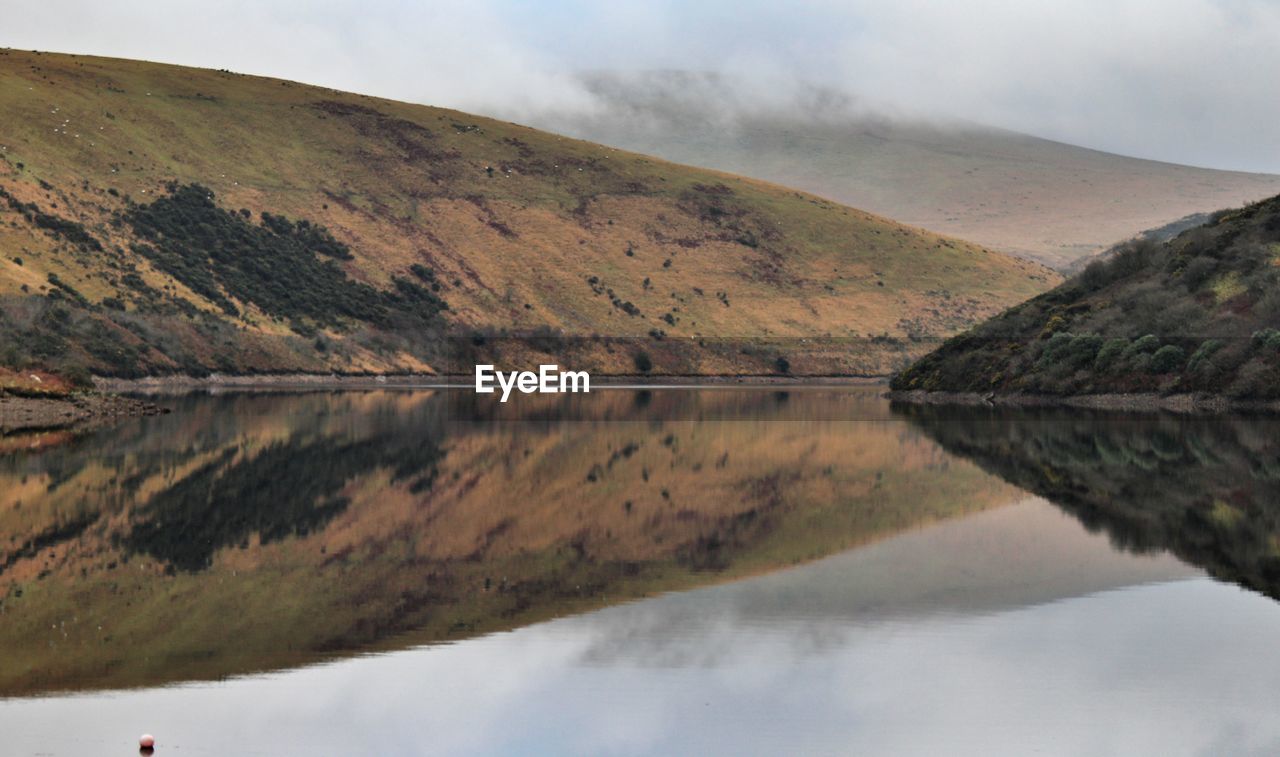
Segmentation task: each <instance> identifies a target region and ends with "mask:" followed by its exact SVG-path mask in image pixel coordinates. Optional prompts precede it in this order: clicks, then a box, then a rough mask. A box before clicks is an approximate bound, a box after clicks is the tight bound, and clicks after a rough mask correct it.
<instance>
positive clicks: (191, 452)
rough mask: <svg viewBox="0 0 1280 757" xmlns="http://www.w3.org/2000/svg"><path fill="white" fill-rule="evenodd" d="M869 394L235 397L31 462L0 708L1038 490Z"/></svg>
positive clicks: (216, 674) (871, 529)
mask: <svg viewBox="0 0 1280 757" xmlns="http://www.w3.org/2000/svg"><path fill="white" fill-rule="evenodd" d="M872 399H873V401H871V402H866V403H863V404H864V405H865V407H863V406H862V405H859V406H857V407H856V408H855V407H850V406H849V402H850V401H856V398H851V399H846V401H844V402H842V403H841V404H842V406H844V407H845V408H846V412H849V413H851V414H854V415H855V416H856V417H857V418H859V419H860V420H859V422H856V423H850V422H847V421H840V420H833V421H812V420H807V421H802V420H800V419H804V418H813V417H814V416H815V415H816V414H818V413H830V412H831V401H832V398H831V396H830V395H829V394H821V395H806V394H805V393H803V392H800V393H793V394H792V395H791V396H790V397H789V398H786V399H783V398H781V397H779V396H778V395H776V394H775V393H772V392H753V393H750V394H747V393H742V392H731V391H709V392H702V393H691V392H680V393H673V392H658V393H655V394H653V395H649V394H647V393H640V394H637V393H628V392H621V391H618V392H600V393H594V394H591V395H587V396H582V397H580V398H572V399H571V400H563V399H561V398H551V397H545V396H534V397H523V398H521V400H520V401H519V402H513V403H510V404H508V405H497V404H496V403H493V402H491V401H485V402H480V401H479V400H478V399H477V398H476V397H475V396H474V395H471V394H468V393H461V394H458V393H455V394H434V395H432V394H426V393H403V392H402V393H387V392H358V393H343V394H339V395H336V396H334V395H329V394H323V393H313V394H305V395H296V396H288V397H282V396H279V395H275V396H261V395H258V396H253V395H237V396H228V397H223V398H220V399H210V398H203V400H202V401H188V402H187V403H186V404H185V405H184V406H183V407H182V408H180V409H181V410H182V412H177V413H173V414H171V415H168V416H164V417H162V418H152V419H146V420H137V421H130V422H127V423H124V424H121V425H120V426H118V427H116V428H113V429H111V430H110V431H104V432H99V433H98V434H96V435H89V436H86V437H83V438H81V439H79V440H72V441H65V440H64V443H63V444H62V445H61V446H54V444H53V442H54V441H55V440H48V441H49V444H48V445H45V446H43V447H40V448H36V447H35V445H23V447H22V448H21V449H16V450H13V451H11V452H9V453H7V454H3V455H0V645H2V646H3V648H4V649H5V654H4V655H0V695H5V696H8V695H29V694H33V693H37V692H41V691H48V690H51V689H68V688H98V687H122V686H134V685H144V684H146V685H154V684H158V683H163V682H170V681H181V680H190V679H196V678H221V677H224V676H227V675H232V674H236V673H246V672H251V671H258V670H265V669H273V668H278V667H285V666H292V665H297V664H301V663H305V662H311V661H316V660H320V659H324V658H326V657H331V656H333V655H336V654H349V653H352V652H355V651H358V650H369V649H375V648H398V647H404V646H408V645H411V644H415V643H426V642H434V641H443V640H451V639H459V638H465V637H468V636H473V635H477V634H481V633H486V632H491V631H495V630H502V629H509V628H514V627H518V626H521V625H525V624H528V623H531V622H535V621H538V620H542V619H545V618H548V617H553V616H556V615H562V614H567V613H571V612H577V611H582V610H585V609H591V608H596V607H601V606H605V605H609V604H615V603H619V602H625V601H628V600H631V599H634V598H637V597H641V596H645V595H647V594H652V593H654V592H660V591H672V590H679V589H685V588H691V587H694V586H698V585H705V584H708V583H713V582H717V581H724V580H728V579H731V578H735V577H742V576H746V575H751V574H756V573H760V572H764V571H767V570H773V569H777V568H781V567H786V566H789V565H793V564H796V563H798V562H802V561H806V560H812V559H816V558H819V557H822V556H825V555H828V554H832V553H834V552H837V551H840V550H843V549H847V548H850V547H852V546H855V545H858V544H864V543H867V542H870V541H874V540H877V539H881V538H885V537H888V536H891V535H893V534H895V533H899V532H902V531H905V530H908V529H911V528H916V527H920V526H922V525H925V524H928V523H931V522H935V521H938V520H942V519H946V518H951V517H958V516H961V515H964V514H967V513H972V512H976V511H979V510H983V509H987V508H992V507H997V506H1000V505H1003V504H1006V503H1010V502H1014V501H1016V500H1017V499H1018V498H1019V497H1020V496H1021V494H1020V493H1019V492H1018V491H1017V490H1016V489H1014V488H1013V487H1010V486H1007V485H1005V484H1004V483H1003V482H1001V481H999V480H998V479H995V478H993V477H991V476H988V475H986V474H983V473H982V472H980V471H979V470H977V469H976V468H975V467H974V466H972V465H970V464H968V463H964V462H956V461H951V460H950V459H949V458H948V457H947V456H946V455H944V454H942V453H941V452H940V451H939V450H938V448H937V446H936V445H934V444H933V443H932V442H930V441H928V440H927V439H926V438H925V437H924V435H923V434H921V433H919V432H917V431H915V430H913V429H910V428H905V427H904V426H903V425H902V424H901V423H900V422H898V421H893V420H889V419H888V418H887V413H886V412H885V408H884V407H883V406H882V405H881V404H878V403H877V402H875V401H874V398H872ZM472 403H474V404H472ZM494 417H497V418H500V419H501V422H492V421H491V419H492V418H494ZM566 418H572V419H573V421H572V422H565V419H566ZM673 419H675V420H673ZM685 419H699V420H697V421H696V422H689V421H688V420H685ZM28 446H30V447H31V448H30V449H28Z"/></svg>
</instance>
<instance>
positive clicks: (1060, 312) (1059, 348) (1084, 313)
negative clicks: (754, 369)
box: [893, 197, 1280, 399]
mask: <svg viewBox="0 0 1280 757" xmlns="http://www.w3.org/2000/svg"><path fill="white" fill-rule="evenodd" d="M893 386H894V388H895V389H899V390H916V389H923V390H942V391H964V392H974V391H976V392H984V393H985V392H1000V393H1010V392H1026V393H1034V394H1053V395H1078V394H1105V393H1113V392H1120V393H1150V392H1157V393H1161V394H1173V393H1209V394H1216V395H1225V396H1228V397H1233V398H1241V399H1275V398H1277V397H1280V197H1275V198H1272V199H1270V200H1265V201H1263V202H1260V203H1255V204H1253V205H1250V206H1248V207H1245V208H1243V209H1240V210H1232V211H1222V212H1220V213H1215V214H1214V215H1213V216H1211V217H1210V220H1209V222H1208V223H1206V224H1204V225H1202V226H1199V227H1196V228H1193V229H1190V230H1188V231H1184V232H1183V233H1181V234H1179V235H1178V236H1177V237H1175V238H1174V239H1172V240H1170V241H1168V242H1165V243H1163V244H1156V243H1153V242H1150V241H1145V242H1136V243H1133V244H1130V245H1128V246H1127V247H1126V248H1124V249H1122V250H1120V251H1119V252H1117V253H1116V254H1115V255H1114V256H1113V257H1111V258H1109V259H1107V260H1102V261H1098V262H1095V263H1092V264H1090V265H1089V266H1088V267H1087V268H1086V269H1085V270H1084V271H1083V272H1082V273H1081V274H1080V275H1079V276H1077V277H1075V278H1073V279H1071V280H1069V281H1067V282H1066V283H1064V284H1062V285H1061V286H1059V287H1057V288H1055V289H1054V290H1052V291H1050V292H1047V293H1045V294H1043V295H1040V296H1039V297H1036V298H1035V299H1032V300H1030V301H1029V302H1026V303H1023V304H1021V305H1018V306H1016V307H1014V308H1012V309H1010V310H1009V311H1008V312H1006V313H1004V314H1002V315H1000V316H999V317H997V318H994V319H992V320H991V321H988V322H987V323H984V324H982V325H981V326H979V327H977V328H975V329H972V330H970V331H969V332H966V333H965V334H962V335H960V336H958V337H954V338H952V339H950V340H948V341H947V342H946V343H944V344H943V345H942V347H940V348H939V349H938V350H937V351H935V352H933V353H931V354H929V355H928V356H926V357H925V358H923V359H921V360H920V361H919V362H917V363H916V364H914V365H913V366H911V367H910V368H908V369H907V370H906V371H904V372H902V373H901V374H899V375H898V376H897V377H895V378H894V380H893Z"/></svg>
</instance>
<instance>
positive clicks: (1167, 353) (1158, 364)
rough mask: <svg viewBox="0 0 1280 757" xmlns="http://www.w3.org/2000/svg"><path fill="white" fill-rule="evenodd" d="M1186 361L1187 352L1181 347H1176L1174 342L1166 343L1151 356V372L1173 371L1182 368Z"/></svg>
mask: <svg viewBox="0 0 1280 757" xmlns="http://www.w3.org/2000/svg"><path fill="white" fill-rule="evenodd" d="M1185 361H1186V353H1185V352H1183V351H1182V348H1181V347H1175V346H1174V345H1172V344H1166V345H1165V346H1163V347H1161V348H1160V349H1158V350H1156V353H1155V354H1154V355H1152V356H1151V369H1150V370H1151V372H1152V373H1172V372H1173V371H1176V370H1177V369H1179V368H1181V367H1182V365H1183V363H1184V362H1185Z"/></svg>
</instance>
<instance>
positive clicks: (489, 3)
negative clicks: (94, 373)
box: [0, 0, 1280, 172]
mask: <svg viewBox="0 0 1280 757" xmlns="http://www.w3.org/2000/svg"><path fill="white" fill-rule="evenodd" d="M1277 39H1280V4H1276V3H1274V2H1270V0H1055V1H1052V2H1051V1H1049V0H1040V1H1036V0H1027V1H1024V2H1013V1H1012V0H971V1H969V2H965V3H954V2H944V1H941V0H894V1H893V2H887V1H884V2H872V1H871V0H839V1H838V0H798V2H794V3H788V4H786V7H782V6H780V5H779V4H775V3H765V2H752V1H751V0H736V1H733V2H730V1H729V0H701V1H700V2H698V3H692V2H677V0H648V1H645V2H641V1H640V0H618V1H617V2H611V3H607V4H602V3H588V2H585V0H557V1H548V2H539V3H524V2H517V0H477V1H476V2H469V3H443V2H424V3H402V2H378V1H377V0H364V2H351V1H349V0H331V1H330V2H324V3H316V2H302V1H301V0H284V1H283V2H272V3H262V2H245V1H244V0H226V1H224V2H218V3H209V2H201V3H196V2H187V1H186V0H169V1H167V2H160V1H159V0H153V1H152V2H142V1H141V0H124V1H123V2H115V3H111V4H103V3H95V2H88V1H87V0H46V2H44V3H41V4H39V5H38V6H36V5H34V4H33V5H32V6H31V7H29V8H24V9H23V10H22V12H21V13H10V14H8V17H7V18H6V19H5V22H4V27H3V29H0V44H5V45H9V46H13V47H22V48H37V49H47V50H59V51H66V52H82V53H97V54H103V55H115V56H121V57H131V58H144V59H151V60H161V61H166V62H173V63H184V64H190V65H200V66H208V67H215V68H230V69H234V70H238V71H245V72H248V73H257V74H268V75H274V76H281V77H286V78H291V79H298V80H302V81H306V82H311V83H317V84H324V85H327V86H332V87H336V88H341V89H351V90H356V91H361V92H367V93H371V94H377V95H383V96H387V97H394V98H399V99H406V100H412V101H418V102H429V103H432V104H439V105H446V106H451V107H457V108H461V109H466V110H472V111H479V112H485V113H492V114H498V115H503V116H506V117H511V118H520V117H521V116H522V115H526V114H534V113H539V112H545V111H548V110H554V111H558V112H571V111H575V110H576V111H579V112H583V113H590V112H592V111H593V109H594V110H599V109H601V108H604V107H608V104H607V103H605V102H602V101H601V99H600V98H599V97H597V96H596V94H593V92H592V91H591V88H590V87H589V86H588V84H589V81H590V77H587V78H586V79H585V80H584V78H583V72H591V71H602V70H603V71H609V72H613V73H620V74H621V75H624V76H626V75H635V74H636V73H637V72H643V71H653V70H665V71H693V72H718V73H722V74H725V75H727V76H728V77H729V78H730V80H731V81H733V82H735V83H736V84H735V86H734V88H733V94H732V99H733V102H732V103H730V104H731V105H732V106H733V108H734V109H742V110H745V111H751V110H752V109H762V108H778V107H782V108H791V109H793V110H796V111H797V112H802V113H813V114H818V115H821V114H822V113H823V112H826V113H830V112H831V110H830V108H831V105H832V101H831V100H830V98H831V97H833V96H834V97H835V98H836V99H837V100H840V101H841V102H843V103H844V104H845V105H848V104H849V103H853V104H856V105H857V107H859V108H862V109H864V110H865V109H875V110H880V111H886V110H887V111H895V112H898V113H907V114H912V115H917V116H921V117H928V118H933V119H963V120H968V121H973V122H979V123H987V124H991V125H995V126H1001V127H1005V128H1010V129H1016V130H1020V131H1025V132H1029V133H1033V134H1037V135H1039V136H1045V137H1049V138H1053V139H1059V140H1062V141H1066V142H1072V143H1076V144H1083V145H1087V146H1092V147H1097V148H1100V149H1105V150H1111V151H1115V152H1121V153H1125V154H1131V155H1138V156H1141V157H1149V158H1156V159H1161V160H1168V161H1173V162H1184V163H1191V164H1196V165H1207V166H1214V167H1222V168H1236V169H1244V170H1256V171H1277V172H1280V129H1277V128H1276V124H1277V123H1280V98H1276V97H1275V96H1274V91H1273V90H1274V84H1273V82H1272V79H1273V76H1272V72H1274V71H1277V70H1280V45H1277V44H1276V40H1277ZM741 83H745V84H741ZM813 92H825V93H828V94H826V95H824V96H823V98H827V99H821V101H817V102H815V101H814V100H813V98H812V97H811V94H812V93H813ZM806 97H809V99H808V100H806V99H805V98H806ZM842 107H844V106H842ZM824 109H825V111H824Z"/></svg>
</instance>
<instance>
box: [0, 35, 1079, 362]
mask: <svg viewBox="0 0 1280 757" xmlns="http://www.w3.org/2000/svg"><path fill="white" fill-rule="evenodd" d="M0 112H2V113H4V116H5V130H4V133H3V136H2V137H0V139H2V140H3V142H2V143H0V158H3V159H2V160H0V250H2V251H3V258H2V259H0V323H2V324H3V328H0V365H8V366H10V367H24V368H25V367H42V368H51V369H57V370H63V371H67V372H75V373H77V374H79V375H81V376H83V375H85V374H87V373H88V372H92V373H94V374H98V375H109V376H136V375H143V374H168V373H188V374H197V375H199V374H205V373H208V372H211V371H220V372H239V373H266V372H319V373H328V372H343V373H361V372H432V371H435V372H443V371H446V370H448V369H449V367H450V355H451V343H450V342H449V341H448V340H447V337H448V336H450V335H456V336H458V339H457V340H455V341H456V342H457V343H458V344H462V345H464V346H465V348H466V350H468V351H469V352H467V355H466V356H472V353H475V352H476V351H477V350H478V351H479V353H480V354H481V355H482V356H483V357H487V358H488V359H491V360H492V359H494V358H495V352H496V351H497V350H498V348H497V347H496V346H494V345H496V344H498V343H500V342H501V337H504V336H511V335H515V336H518V337H521V338H522V341H520V342H519V344H518V345H517V346H514V347H513V346H511V345H510V344H506V345H505V346H504V347H503V349H505V350H506V351H505V352H503V353H501V354H500V355H496V357H499V358H505V359H506V361H507V362H512V361H514V360H515V358H517V357H520V356H522V355H526V354H534V353H540V352H554V351H555V350H556V349H557V347H556V346H555V345H556V340H557V339H558V338H561V337H569V338H583V339H586V340H587V341H588V342H589V343H588V344H586V346H582V345H581V344H579V346H578V347H577V348H575V349H577V350H578V352H576V353H574V354H575V356H576V358H575V359H576V362H575V363H573V364H574V365H575V367H580V368H586V367H591V368H594V369H595V370H599V371H603V372H614V373H635V372H637V371H645V370H650V371H652V372H654V373H661V372H684V373H717V372H719V373H732V372H764V373H771V372H776V371H777V370H779V369H780V368H781V369H785V370H790V371H792V372H796V373H805V372H809V373H884V372H887V371H889V370H891V368H892V366H893V362H891V361H898V360H901V356H902V355H903V354H917V353H918V352H919V347H918V346H917V345H915V343H914V342H907V341H905V337H907V336H916V335H919V334H950V333H955V332H957V331H959V330H960V329H962V328H964V327H965V326H967V325H970V324H972V323H976V322H977V321H979V320H980V319H982V318H984V317H986V316H989V315H992V314H994V313H996V312H999V311H1000V310H1001V309H1003V308H1004V307H1007V306H1008V305H1011V304H1013V303H1015V302H1018V301H1020V300H1022V299H1025V298H1026V297H1028V296H1031V295H1033V294H1035V293H1037V292H1040V291H1043V290H1044V289H1045V288H1047V287H1048V286H1050V285H1052V284H1053V283H1056V281H1057V280H1058V279H1057V276H1056V274H1054V273H1052V272H1050V271H1047V270H1045V269H1043V268H1041V267H1039V266H1037V265H1033V264H1030V263H1027V262H1025V261H1021V260H1014V259H1011V258H1009V257H1006V256H1004V255H1001V254H998V253H994V252H991V251H988V250H986V249H983V248H980V247H978V246H976V245H973V244H969V243H966V242H960V241H955V240H951V239H947V238H944V237H940V236H937V235H936V234H932V233H928V232H924V231H921V230H918V229H915V228H911V227H908V226H904V225H902V224H899V223H896V222H894V221H890V220H887V219H885V218H881V217H878V216H874V215H871V214H869V213H866V212H863V211H860V210H854V209H852V208H847V207H843V206H841V205H838V204H836V203H834V202H831V201H829V200H825V199H822V198H819V197H816V196H813V195H809V194H805V193H802V192H797V191H793V190H790V189H785V188H782V187H779V186H776V185H773V184H768V183H765V182H762V181H757V180H753V179H747V178H742V177H737V176H731V175H728V174H723V173H719V172H715V171H709V170H704V169H695V168H688V167H683V166H678V165H674V164H671V163H667V162H664V161H661V160H657V159H653V158H648V157H645V156H641V155H634V154H629V153H625V152H622V151H619V150H616V149H613V148H609V147H604V146H601V145H597V144H591V143H588V142H581V141H577V140H573V139H569V138H566V137H561V136H557V135H554V134H549V133H545V132H540V131H536V130H534V129H530V128H526V127H523V126H518V125H515V124H511V123H503V122H500V121H495V120H492V119H487V118H481V117H478V116H472V115H468V114H465V113H460V112H456V111H451V110H444V109H441V108H432V107H425V106H420V105H410V104H406V103H399V102H392V101H388V100H380V99H375V98H372V97H365V96H360V95H354V94H347V93H342V92H336V91H333V90H329V89H324V88H320V87H312V86H305V85H301V84H297V83H294V82H288V81H280V80H275V79H266V78H258V77H250V76H242V75H237V74H233V73H230V72H226V71H212V70H202V69H193V68H183V67H177V66H168V65H159V64H154V63H146V62H138V61H125V60H114V59H105V58H94V57H85V56H74V55H61V54H41V53H34V52H21V51H16V50H3V51H0ZM529 335H534V336H537V337H538V338H539V339H540V340H542V341H541V342H533V341H530V340H528V339H524V337H527V336H529ZM869 337H875V339H876V341H872V340H870V339H868V338H869ZM603 338H613V339H622V340H624V343H623V344H622V346H621V347H619V346H618V345H617V344H612V343H608V342H607V341H605V342H602V341H599V339H603ZM812 338H823V339H826V338H830V339H831V340H836V342H834V343H829V344H827V346H825V347H819V346H817V343H816V342H814V343H808V342H802V341H801V340H806V339H812ZM491 339H492V340H493V341H491ZM758 339H773V340H777V341H776V344H775V345H774V346H768V347H759V348H756V347H752V346H751V345H754V344H756V343H755V341H754V340H758ZM626 340H630V341H626ZM543 343H547V344H551V345H552V346H551V347H546V348H545V349H543V348H542V347H539V344H543ZM832 344H834V345H835V346H832ZM804 345H808V346H804ZM806 349H808V350H811V352H812V355H813V356H812V357H809V356H808V355H807V354H806V353H805V350H806ZM457 367H458V368H459V369H460V370H462V371H466V372H469V371H470V366H469V365H467V364H465V361H463V362H461V363H459V364H458V366H457Z"/></svg>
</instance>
